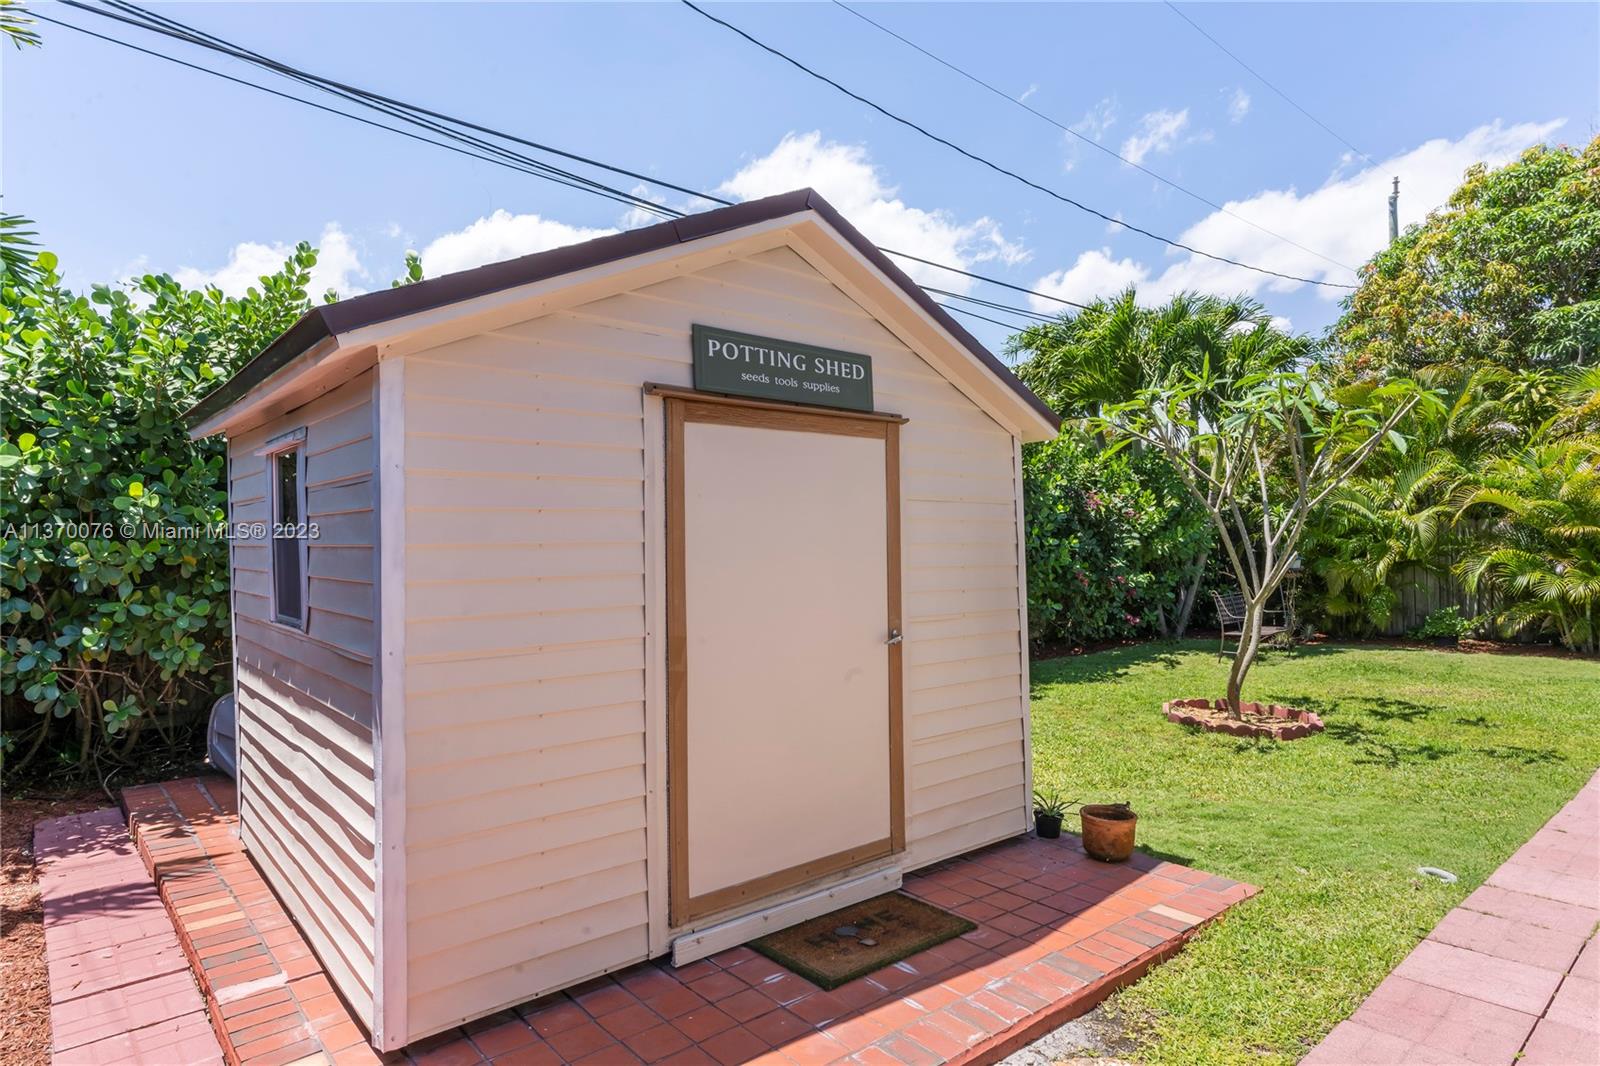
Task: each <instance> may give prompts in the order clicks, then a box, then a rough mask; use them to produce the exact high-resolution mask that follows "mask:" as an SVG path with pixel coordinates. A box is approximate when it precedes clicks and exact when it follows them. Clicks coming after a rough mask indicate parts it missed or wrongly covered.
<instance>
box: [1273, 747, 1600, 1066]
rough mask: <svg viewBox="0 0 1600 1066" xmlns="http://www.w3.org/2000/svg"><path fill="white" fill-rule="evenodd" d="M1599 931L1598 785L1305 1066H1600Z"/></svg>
mask: <svg viewBox="0 0 1600 1066" xmlns="http://www.w3.org/2000/svg"><path fill="white" fill-rule="evenodd" d="M1596 923H1600V774H1596V775H1595V776H1594V777H1593V778H1591V779H1590V781H1589V783H1588V784H1587V785H1585V786H1584V788H1583V790H1582V791H1581V792H1579V793H1578V795H1577V796H1575V797H1574V798H1573V799H1572V801H1571V802H1570V803H1568V804H1567V805H1566V806H1565V807H1564V808H1562V810H1561V812H1560V813H1559V814H1557V815H1556V816H1555V817H1554V818H1552V819H1550V821H1549V822H1548V823H1546V824H1545V826H1544V828H1543V829H1540V830H1539V831H1538V832H1537V833H1535V834H1534V836H1533V839H1532V840H1529V841H1528V842H1527V843H1526V844H1524V845H1523V846H1522V847H1521V848H1519V849H1518V850H1517V853H1516V854H1515V855H1513V856H1511V858H1510V859H1508V860H1507V861H1506V863H1505V865H1503V866H1501V867H1500V868H1499V869H1498V870H1496V871H1495V872H1494V873H1493V874H1491V875H1490V876H1489V880H1488V881H1487V882H1485V883H1484V884H1483V886H1482V887H1480V888H1479V889H1478V890H1477V891H1476V892H1473V893H1472V894H1471V895H1470V896H1468V897H1467V898H1466V900H1464V901H1463V902H1462V904H1461V906H1459V907H1457V908H1456V909H1455V910H1453V911H1451V912H1450V913H1449V914H1447V915H1445V916H1444V919H1443V920H1442V921H1441V922H1440V923H1439V924H1438V925H1437V926H1435V927H1434V930H1433V932H1431V933H1429V934H1428V937H1427V939H1426V940H1424V941H1423V942H1422V943H1421V944H1419V945H1417V949H1416V950H1415V951H1413V952H1412V953H1411V954H1410V955H1409V956H1407V957H1406V959H1405V961H1403V962H1402V963H1400V965H1399V966H1397V967H1395V969H1394V972H1393V973H1391V974H1390V975H1389V976H1388V977H1387V978H1385V979H1384V981H1383V983H1382V984H1380V985H1379V986H1378V987H1377V988H1376V989H1375V990H1374V991H1373V993H1372V995H1370V996H1368V997H1367V1000H1366V1002H1364V1003H1363V1004H1362V1005H1361V1007H1360V1009H1358V1010H1357V1011H1356V1012H1355V1014H1353V1015H1352V1016H1351V1017H1350V1018H1349V1020H1347V1021H1344V1022H1341V1023H1340V1024H1339V1025H1338V1026H1337V1027H1336V1028H1335V1029H1334V1030H1333V1032H1331V1033H1329V1034H1328V1037H1327V1039H1325V1040H1324V1041H1323V1042H1322V1043H1321V1044H1319V1045H1317V1047H1316V1048H1315V1049H1313V1051H1312V1052H1311V1054H1310V1055H1308V1056H1306V1058H1305V1059H1303V1060H1302V1066H1366V1064H1389V1063H1396V1064H1398V1063H1456V1062H1461V1063H1495V1064H1510V1063H1513V1062H1515V1063H1517V1066H1577V1064H1588V1063H1600V946H1597V942H1596V939H1595V929H1596ZM1519 1054H1520V1057H1519Z"/></svg>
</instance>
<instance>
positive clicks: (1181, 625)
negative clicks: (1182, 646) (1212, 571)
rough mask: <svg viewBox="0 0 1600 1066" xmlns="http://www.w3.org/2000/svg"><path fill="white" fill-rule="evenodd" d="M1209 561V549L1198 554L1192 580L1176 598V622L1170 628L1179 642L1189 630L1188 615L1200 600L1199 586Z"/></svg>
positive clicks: (1203, 579) (1204, 577)
mask: <svg viewBox="0 0 1600 1066" xmlns="http://www.w3.org/2000/svg"><path fill="white" fill-rule="evenodd" d="M1210 560H1211V549H1210V548H1207V549H1206V550H1205V551H1203V552H1201V553H1200V561H1199V562H1197V563H1196V564H1195V570H1194V580H1193V581H1191V582H1189V587H1188V588H1187V589H1185V590H1184V591H1183V595H1181V596H1179V597H1178V620H1177V623H1176V624H1175V625H1174V626H1173V627H1172V635H1173V636H1175V637H1177V638H1178V639H1179V640H1182V639H1183V635H1184V634H1185V633H1186V632H1188V630H1189V615H1190V614H1191V613H1193V611H1194V604H1195V601H1196V600H1198V599H1199V598H1200V584H1201V582H1203V581H1205V579H1206V563H1208V562H1210Z"/></svg>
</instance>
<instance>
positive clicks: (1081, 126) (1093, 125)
mask: <svg viewBox="0 0 1600 1066" xmlns="http://www.w3.org/2000/svg"><path fill="white" fill-rule="evenodd" d="M1116 124H1117V99H1116V97H1114V96H1107V97H1105V98H1104V99H1102V100H1101V101H1100V102H1099V103H1098V104H1095V105H1094V106H1093V107H1091V108H1090V109H1089V110H1087V111H1085V112H1084V113H1083V117H1082V118H1080V119H1079V120H1078V121H1076V122H1074V123H1073V124H1072V127H1071V128H1072V129H1074V130H1076V131H1077V132H1079V133H1081V134H1083V135H1084V136H1085V137H1088V138H1090V139H1091V140H1096V141H1098V140H1099V139H1100V138H1102V137H1104V136H1105V135H1106V131H1107V130H1109V129H1110V128H1111V127H1112V126H1115V125H1116Z"/></svg>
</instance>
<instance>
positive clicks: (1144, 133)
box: [1122, 107, 1189, 163]
mask: <svg viewBox="0 0 1600 1066" xmlns="http://www.w3.org/2000/svg"><path fill="white" fill-rule="evenodd" d="M1188 124H1189V109H1188V108H1187V107H1186V108H1184V109H1183V110H1182V111H1165V110H1162V111H1151V112H1150V113H1149V114H1147V115H1145V116H1144V117H1143V118H1141V119H1140V120H1139V132H1138V133H1135V134H1134V135H1133V136H1132V137H1129V138H1128V139H1127V140H1125V141H1123V142H1122V157H1123V158H1124V159H1126V160H1127V161H1128V162H1130V163H1142V162H1144V160H1145V157H1146V156H1149V155H1155V154H1160V153H1162V152H1169V151H1171V150H1172V146H1173V145H1174V144H1176V143H1177V140H1178V134H1180V133H1182V132H1183V129H1184V127H1185V126H1187V125H1188Z"/></svg>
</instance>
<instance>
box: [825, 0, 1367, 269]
mask: <svg viewBox="0 0 1600 1066" xmlns="http://www.w3.org/2000/svg"><path fill="white" fill-rule="evenodd" d="M833 3H834V4H835V5H836V6H838V7H841V8H843V9H844V10H846V11H848V12H849V13H850V14H852V15H854V16H855V17H856V18H858V19H860V20H861V21H862V22H865V23H866V24H867V25H869V26H874V27H876V28H878V29H879V30H882V31H883V32H884V33H887V34H888V35H889V36H890V37H893V38H894V39H895V40H897V41H899V42H900V43H901V44H904V45H906V46H907V47H908V48H912V49H914V50H916V51H918V52H920V53H922V54H923V55H925V56H927V57H928V58H929V59H931V60H933V61H934V62H935V63H938V64H939V65H940V66H942V67H945V68H947V69H949V70H952V71H954V72H955V73H957V74H959V75H961V76H962V77H963V78H966V79H967V80H968V81H970V82H972V83H973V84H974V85H978V86H981V87H982V88H984V89H986V90H988V91H989V92H991V93H993V94H994V95H995V96H998V97H999V98H1000V99H1002V100H1004V101H1005V102H1006V103H1008V104H1011V105H1013V106H1015V107H1020V108H1022V110H1024V111H1026V112H1028V113H1029V114H1030V115H1033V116H1034V117H1035V118H1039V119H1043V120H1044V121H1045V122H1048V123H1049V124H1050V125H1052V126H1054V127H1055V128H1056V129H1058V130H1060V131H1061V132H1062V133H1065V134H1067V135H1068V136H1069V137H1076V138H1077V139H1078V140H1080V141H1082V142H1083V143H1084V144H1087V145H1088V146H1089V147H1090V148H1093V149H1094V150H1095V151H1097V152H1103V153H1104V154H1106V155H1108V156H1110V157H1111V158H1112V159H1115V160H1117V161H1118V162H1120V163H1125V164H1127V165H1128V166H1130V167H1133V168H1134V169H1135V170H1137V171H1139V172H1140V173H1141V174H1145V175H1148V176H1149V177H1152V178H1154V179H1155V180H1156V181H1159V182H1161V184H1163V185H1165V186H1167V187H1168V188H1172V189H1176V190H1177V191H1179V192H1181V193H1183V194H1184V195H1185V196H1187V197H1189V198H1190V199H1192V200H1195V201H1197V202H1199V203H1202V204H1205V205H1206V206H1207V207H1209V208H1211V209H1212V210H1214V211H1217V212H1219V213H1221V214H1224V215H1227V216H1228V217H1229V218H1231V219H1235V220H1236V221H1239V222H1243V223H1244V224H1245V225H1247V226H1250V227H1251V228H1253V229H1256V230H1259V231H1260V232H1262V233H1265V234H1266V235H1267V236H1269V237H1272V238H1275V239H1276V240H1280V241H1282V242H1283V243H1285V244H1288V245H1293V246H1294V247H1296V248H1298V249H1300V250H1301V251H1302V252H1305V253H1306V254H1307V255H1314V256H1316V257H1317V258H1318V259H1321V260H1322V261H1323V262H1325V263H1332V264H1333V265H1334V266H1336V267H1342V268H1343V269H1345V270H1348V271H1350V272H1352V273H1354V272H1355V268H1354V267H1352V266H1349V265H1347V264H1345V263H1341V262H1339V260H1337V259H1334V258H1332V257H1331V256H1326V255H1323V254H1322V253H1321V252H1319V251H1317V250H1316V249H1315V248H1307V247H1306V246H1305V245H1303V244H1301V243H1300V242H1299V241H1297V240H1295V239H1293V238H1292V237H1285V236H1284V235H1283V234H1281V233H1277V232H1275V231H1273V230H1270V229H1268V228H1267V227H1265V226H1263V225H1261V224H1260V223H1259V222H1254V221H1252V220H1251V219H1248V218H1245V217H1244V216H1243V215H1241V214H1238V213H1236V212H1233V211H1230V210H1228V209H1227V208H1226V207H1225V206H1223V205H1222V204H1219V203H1217V202H1216V201H1215V200H1212V199H1210V198H1209V197H1206V196H1202V195H1201V194H1200V193H1197V192H1195V191H1194V190H1193V189H1190V188H1187V187H1186V186H1183V185H1180V184H1179V183H1178V182H1176V181H1173V180H1172V179H1171V178H1168V177H1166V176H1164V175H1162V174H1158V173H1156V172H1155V171H1153V170H1151V169H1150V168H1149V167H1147V166H1144V165H1143V164H1141V163H1136V162H1134V161H1133V160H1131V159H1129V158H1128V157H1127V156H1124V155H1122V154H1121V153H1120V152H1118V151H1116V150H1115V149H1113V148H1109V147H1107V146H1106V145H1104V144H1101V143H1100V142H1099V141H1097V140H1095V139H1094V138H1093V137H1086V136H1084V135H1083V134H1082V133H1080V132H1079V131H1077V130H1075V129H1073V128H1072V127H1071V126H1068V125H1066V124H1065V123H1063V122H1061V121H1060V120H1058V119H1055V118H1053V117H1051V116H1050V115H1047V114H1045V113H1044V112H1043V111H1040V110H1039V109H1038V108H1036V107H1033V106H1032V105H1030V104H1029V103H1028V102H1027V101H1026V100H1019V99H1017V98H1016V97H1014V96H1012V95H1011V94H1010V93H1008V92H1006V91H1005V90H1004V89H1000V88H998V87H996V86H994V85H992V84H990V83H989V82H987V81H984V80H983V79H982V78H980V77H978V76H977V75H976V74H973V73H972V72H971V71H968V70H964V69H963V68H961V67H958V66H957V65H956V64H954V63H952V62H950V60H948V59H945V58H944V57H943V56H940V55H936V54H935V53H933V52H931V51H929V50H928V49H926V48H924V47H923V46H922V45H920V44H918V43H917V42H915V41H913V40H911V39H909V38H907V37H905V36H903V35H901V34H900V33H897V32H896V31H894V30H892V29H890V28H889V27H888V26H885V25H884V24H883V23H881V22H879V21H878V20H877V19H874V18H872V17H871V16H870V15H865V14H863V13H862V12H860V11H858V10H856V9H855V8H853V7H851V6H850V5H849V4H847V3H845V2H844V0H833Z"/></svg>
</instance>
